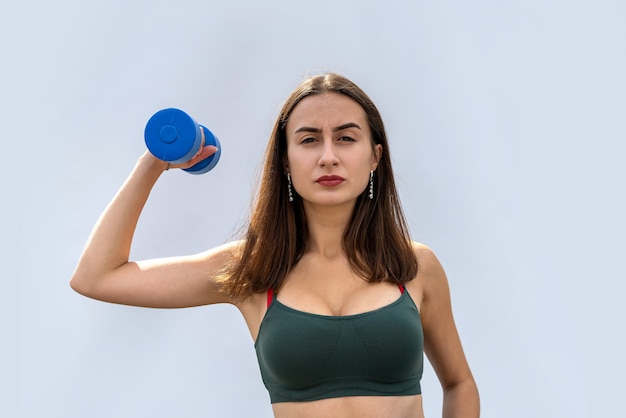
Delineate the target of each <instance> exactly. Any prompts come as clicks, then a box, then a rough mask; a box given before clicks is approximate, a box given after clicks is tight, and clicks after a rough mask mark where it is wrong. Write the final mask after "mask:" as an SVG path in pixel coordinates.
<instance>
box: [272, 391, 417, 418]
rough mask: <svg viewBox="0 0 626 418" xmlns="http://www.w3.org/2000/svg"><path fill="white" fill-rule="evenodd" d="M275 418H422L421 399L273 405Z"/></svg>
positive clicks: (374, 398) (350, 399) (370, 398)
mask: <svg viewBox="0 0 626 418" xmlns="http://www.w3.org/2000/svg"><path fill="white" fill-rule="evenodd" d="M272 408H273V410H274V416H275V417H276V418H331V417H332V418H348V417H350V418H352V417H359V418H424V411H423V408H422V396H421V395H413V396H349V397H344V398H331V399H321V400H318V401H309V402H280V403H275V404H273V405H272Z"/></svg>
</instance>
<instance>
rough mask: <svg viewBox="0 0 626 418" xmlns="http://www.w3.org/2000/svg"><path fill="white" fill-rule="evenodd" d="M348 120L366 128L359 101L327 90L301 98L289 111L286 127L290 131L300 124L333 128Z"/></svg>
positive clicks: (363, 113) (363, 111) (364, 115)
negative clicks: (326, 91)
mask: <svg viewBox="0 0 626 418" xmlns="http://www.w3.org/2000/svg"><path fill="white" fill-rule="evenodd" d="M348 122H356V123H358V124H359V125H361V126H362V127H363V129H367V128H368V124H367V116H366V114H365V110H364V109H363V108H362V107H361V105H360V104H359V103H357V102H356V101H355V100H353V99H351V98H350V97H348V96H346V95H344V94H340V93H334V92H328V93H322V94H315V95H312V96H308V97H305V98H304V99H302V100H301V101H300V103H298V104H297V105H296V106H295V107H294V108H293V110H292V111H291V114H290V115H289V119H288V120H287V126H286V128H287V133H290V132H294V131H295V130H296V129H298V127H301V126H310V127H314V128H323V127H331V128H334V127H337V126H340V125H343V124H345V123H348Z"/></svg>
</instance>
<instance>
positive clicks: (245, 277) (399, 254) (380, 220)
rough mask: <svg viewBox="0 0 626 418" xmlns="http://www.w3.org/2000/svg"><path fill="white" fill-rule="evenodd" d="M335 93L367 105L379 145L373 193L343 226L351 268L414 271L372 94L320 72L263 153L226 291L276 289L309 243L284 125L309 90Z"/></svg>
mask: <svg viewBox="0 0 626 418" xmlns="http://www.w3.org/2000/svg"><path fill="white" fill-rule="evenodd" d="M326 92H335V93H340V94H344V95H346V96H348V97H350V98H351V99H352V100H354V101H356V102H357V103H359V104H360V105H361V107H362V108H363V109H364V110H365V113H366V115H367V119H368V122H369V125H370V131H371V133H372V141H373V143H372V148H373V147H374V145H375V144H381V145H382V149H383V152H382V155H381V158H380V161H379V163H378V166H377V168H376V171H375V173H374V198H373V199H370V198H369V196H368V195H369V188H366V190H365V191H364V192H363V193H362V194H361V195H360V196H359V197H358V198H357V202H356V205H355V208H354V211H353V214H352V217H351V219H350V222H349V224H348V226H347V228H346V230H345V231H344V235H343V249H344V251H345V253H346V255H347V257H348V259H349V261H350V264H351V265H352V268H353V269H354V270H355V271H356V272H357V273H359V274H360V275H361V276H362V277H363V278H364V279H366V280H367V281H369V282H377V281H383V280H386V281H392V282H396V283H405V282H407V281H410V280H412V279H413V278H414V277H415V275H416V274H417V268H418V266H417V258H416V256H415V253H414V252H413V247H412V243H411V240H410V236H409V231H408V227H407V223H406V220H405V218H404V214H403V212H402V208H401V205H400V200H399V197H398V193H397V190H396V186H395V182H394V176H393V171H392V168H391V159H390V157H389V146H388V143H387V135H386V133H385V128H384V125H383V121H382V118H381V116H380V113H379V112H378V109H377V108H376V106H375V105H374V103H373V102H372V100H371V99H370V98H369V97H368V96H367V95H366V94H365V92H364V91H363V90H361V89H360V88H359V87H358V86H357V85H355V84H354V83H353V82H351V81H350V80H348V79H347V78H345V77H343V76H340V75H337V74H333V73H328V74H322V75H317V76H314V77H311V78H309V79H307V80H305V81H304V82H303V83H302V84H300V86H299V87H298V88H296V90H294V92H293V93H292V94H291V95H290V96H289V98H288V99H287V101H286V102H285V104H284V105H283V107H282V110H281V112H280V114H279V116H278V118H277V119H276V122H275V124H274V128H273V130H272V135H271V137H270V140H269V143H268V145H267V149H266V152H265V163H264V166H263V171H262V174H261V183H260V188H259V192H258V196H257V198H256V201H255V204H254V207H253V210H252V214H251V217H250V221H249V225H248V229H247V233H246V236H245V241H244V242H243V243H242V244H241V248H240V253H239V254H238V255H237V257H235V259H233V260H232V264H231V265H229V266H226V270H225V274H224V275H223V276H222V279H221V280H220V281H221V283H222V285H223V290H224V291H226V292H228V293H229V294H230V295H232V296H234V297H245V296H249V295H252V294H254V293H258V292H264V291H267V290H268V289H269V288H274V289H279V288H280V286H281V285H282V283H283V281H284V279H285V277H286V276H287V274H288V273H289V272H290V271H291V269H292V268H293V267H294V266H295V265H296V263H298V261H299V260H300V258H301V257H302V256H303V254H304V252H305V250H306V243H307V238H308V230H307V223H306V217H305V214H304V208H303V205H302V200H301V199H300V197H299V196H298V195H297V194H295V193H294V194H293V202H290V201H289V196H288V190H287V181H286V175H285V172H284V171H285V169H284V167H285V160H286V155H287V135H286V129H285V127H286V125H287V120H288V119H289V116H290V115H291V112H292V111H293V109H294V108H295V106H296V105H297V104H298V103H300V101H302V99H304V98H305V97H308V96H311V95H316V94H322V93H326Z"/></svg>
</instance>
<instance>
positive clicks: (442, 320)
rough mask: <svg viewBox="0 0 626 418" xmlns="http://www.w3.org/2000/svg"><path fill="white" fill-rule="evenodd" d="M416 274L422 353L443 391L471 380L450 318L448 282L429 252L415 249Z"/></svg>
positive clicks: (453, 323) (450, 306)
mask: <svg viewBox="0 0 626 418" xmlns="http://www.w3.org/2000/svg"><path fill="white" fill-rule="evenodd" d="M415 251H416V254H417V258H418V263H419V272H418V275H417V280H415V282H416V283H415V284H416V285H418V284H419V286H421V289H422V303H421V306H420V316H421V318H422V327H423V329H424V352H425V353H426V355H427V356H428V359H429V361H430V363H431V364H432V366H433V369H434V370H435V372H436V373H437V376H438V378H439V381H440V382H441V385H442V387H443V388H444V389H447V388H450V387H453V386H455V385H456V384H458V383H459V382H462V381H464V380H467V379H473V378H472V374H471V371H470V368H469V366H468V364H467V360H466V358H465V354H464V352H463V347H462V345H461V340H460V338H459V334H458V331H457V328H456V325H455V322H454V317H453V314H452V304H451V299H450V287H449V285H448V279H447V277H446V274H445V272H444V270H443V267H442V266H441V263H440V262H439V260H438V259H437V257H436V255H435V254H434V253H433V251H432V250H431V249H430V248H428V247H426V246H424V245H421V244H416V245H415Z"/></svg>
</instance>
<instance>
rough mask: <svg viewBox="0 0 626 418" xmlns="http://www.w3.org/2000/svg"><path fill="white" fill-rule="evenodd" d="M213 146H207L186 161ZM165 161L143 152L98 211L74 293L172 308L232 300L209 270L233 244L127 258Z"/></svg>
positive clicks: (74, 281) (210, 151) (205, 153)
mask: <svg viewBox="0 0 626 418" xmlns="http://www.w3.org/2000/svg"><path fill="white" fill-rule="evenodd" d="M215 152H216V148H215V147H213V146H208V147H205V148H203V149H202V151H201V153H200V154H199V155H197V156H196V157H194V159H192V160H191V161H189V162H187V163H185V164H183V165H178V166H174V167H181V168H184V167H187V166H191V165H193V164H195V163H196V162H197V161H199V160H202V159H203V158H206V157H208V156H210V155H211V154H213V153H215ZM166 167H167V163H165V162H163V161H160V160H158V159H156V158H155V157H153V156H152V155H151V154H150V153H148V152H146V153H145V154H144V155H143V156H142V157H141V158H140V159H139V160H138V161H137V164H136V165H135V168H134V169H133V171H132V173H131V174H130V176H129V177H128V179H127V180H126V181H125V183H124V184H123V185H122V187H121V188H120V190H119V191H118V193H117V194H116V195H115V197H114V198H113V200H112V201H111V203H109V205H108V206H107V208H106V209H105V211H104V212H103V213H102V215H101V216H100V218H99V220H98V222H97V223H96V225H95V227H94V229H93V231H92V232H91V235H90V236H89V239H88V242H87V244H86V246H85V249H84V250H83V253H82V255H81V257H80V260H79V262H78V265H77V267H76V270H75V272H74V274H73V276H72V279H71V281H70V285H71V286H72V288H73V289H74V290H76V291H77V292H78V293H81V294H83V295H85V296H88V297H91V298H94V299H99V300H103V301H107V302H113V303H120V304H126V305H134V306H146V307H155V308H176V307H188V306H197V305H206V304H211V303H219V302H231V301H230V300H229V298H228V297H227V296H226V295H225V294H223V293H221V292H219V291H218V287H217V285H216V283H215V281H214V279H213V278H214V273H215V272H216V271H217V270H218V269H219V268H220V267H221V266H222V265H223V264H224V262H225V261H226V259H227V258H228V257H230V256H231V255H232V253H233V251H234V249H235V246H236V245H237V244H229V245H225V246H222V247H218V248H216V249H213V250H210V251H207V252H205V253H202V254H198V255H193V256H185V257H172V258H163V259H154V260H147V261H140V262H130V261H129V254H130V247H131V242H132V239H133V235H134V232H135V228H136V225H137V221H138V219H139V216H140V214H141V211H142V210H143V207H144V205H145V203H146V201H147V199H148V196H149V194H150V191H151V190H152V187H153V186H154V184H155V183H156V181H157V179H158V178H159V176H160V175H161V174H162V173H163V171H164V170H165V168H166Z"/></svg>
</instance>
